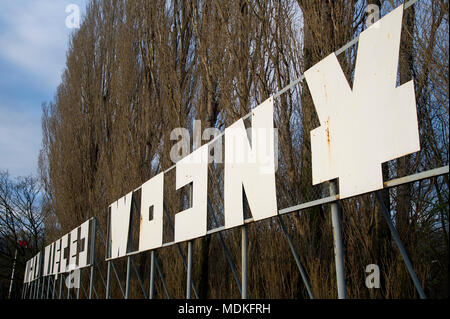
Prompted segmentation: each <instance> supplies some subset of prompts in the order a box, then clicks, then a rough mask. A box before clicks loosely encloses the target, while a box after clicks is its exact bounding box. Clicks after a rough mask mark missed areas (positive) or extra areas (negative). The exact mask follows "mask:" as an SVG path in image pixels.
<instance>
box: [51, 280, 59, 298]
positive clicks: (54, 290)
mask: <svg viewBox="0 0 450 319" xmlns="http://www.w3.org/2000/svg"><path fill="white" fill-rule="evenodd" d="M57 279H58V275H56V276H55V277H53V290H52V299H55V292H56V280H57Z"/></svg>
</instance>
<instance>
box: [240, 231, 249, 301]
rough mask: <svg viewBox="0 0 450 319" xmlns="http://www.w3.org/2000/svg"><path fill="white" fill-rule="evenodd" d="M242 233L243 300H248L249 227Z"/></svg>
mask: <svg viewBox="0 0 450 319" xmlns="http://www.w3.org/2000/svg"><path fill="white" fill-rule="evenodd" d="M241 232H242V244H241V246H242V247H241V248H242V252H241V253H242V293H241V297H242V299H247V298H248V232H247V225H243V226H242V228H241Z"/></svg>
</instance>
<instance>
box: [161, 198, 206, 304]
mask: <svg viewBox="0 0 450 319" xmlns="http://www.w3.org/2000/svg"><path fill="white" fill-rule="evenodd" d="M163 207H164V213H165V214H166V216H167V219H168V220H169V225H170V227H171V228H172V229H175V227H174V225H173V223H172V219H171V218H170V216H169V213H168V212H167V208H166V205H163ZM176 245H177V248H178V253H179V254H180V256H181V259H182V260H183V264H184V268H185V269H186V270H187V263H186V258H185V257H184V254H183V250H182V249H181V245H180V243H176ZM192 290H193V291H194V295H195V298H197V299H198V294H197V289H196V288H195V285H194V282H192Z"/></svg>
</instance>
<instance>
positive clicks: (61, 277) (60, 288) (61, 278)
mask: <svg viewBox="0 0 450 319" xmlns="http://www.w3.org/2000/svg"><path fill="white" fill-rule="evenodd" d="M63 279H64V276H63V274H61V276H60V278H59V280H60V281H59V296H58V299H61V296H62V283H63Z"/></svg>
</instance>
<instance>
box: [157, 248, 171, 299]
mask: <svg viewBox="0 0 450 319" xmlns="http://www.w3.org/2000/svg"><path fill="white" fill-rule="evenodd" d="M155 266H156V270H158V274H159V277H160V278H161V282H162V285H163V288H164V291H165V293H166V295H167V298H168V299H170V294H169V290H168V289H167V286H166V281H165V280H164V275H163V273H162V270H161V268H160V267H159V263H158V258H157V257H156V254H155Z"/></svg>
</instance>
